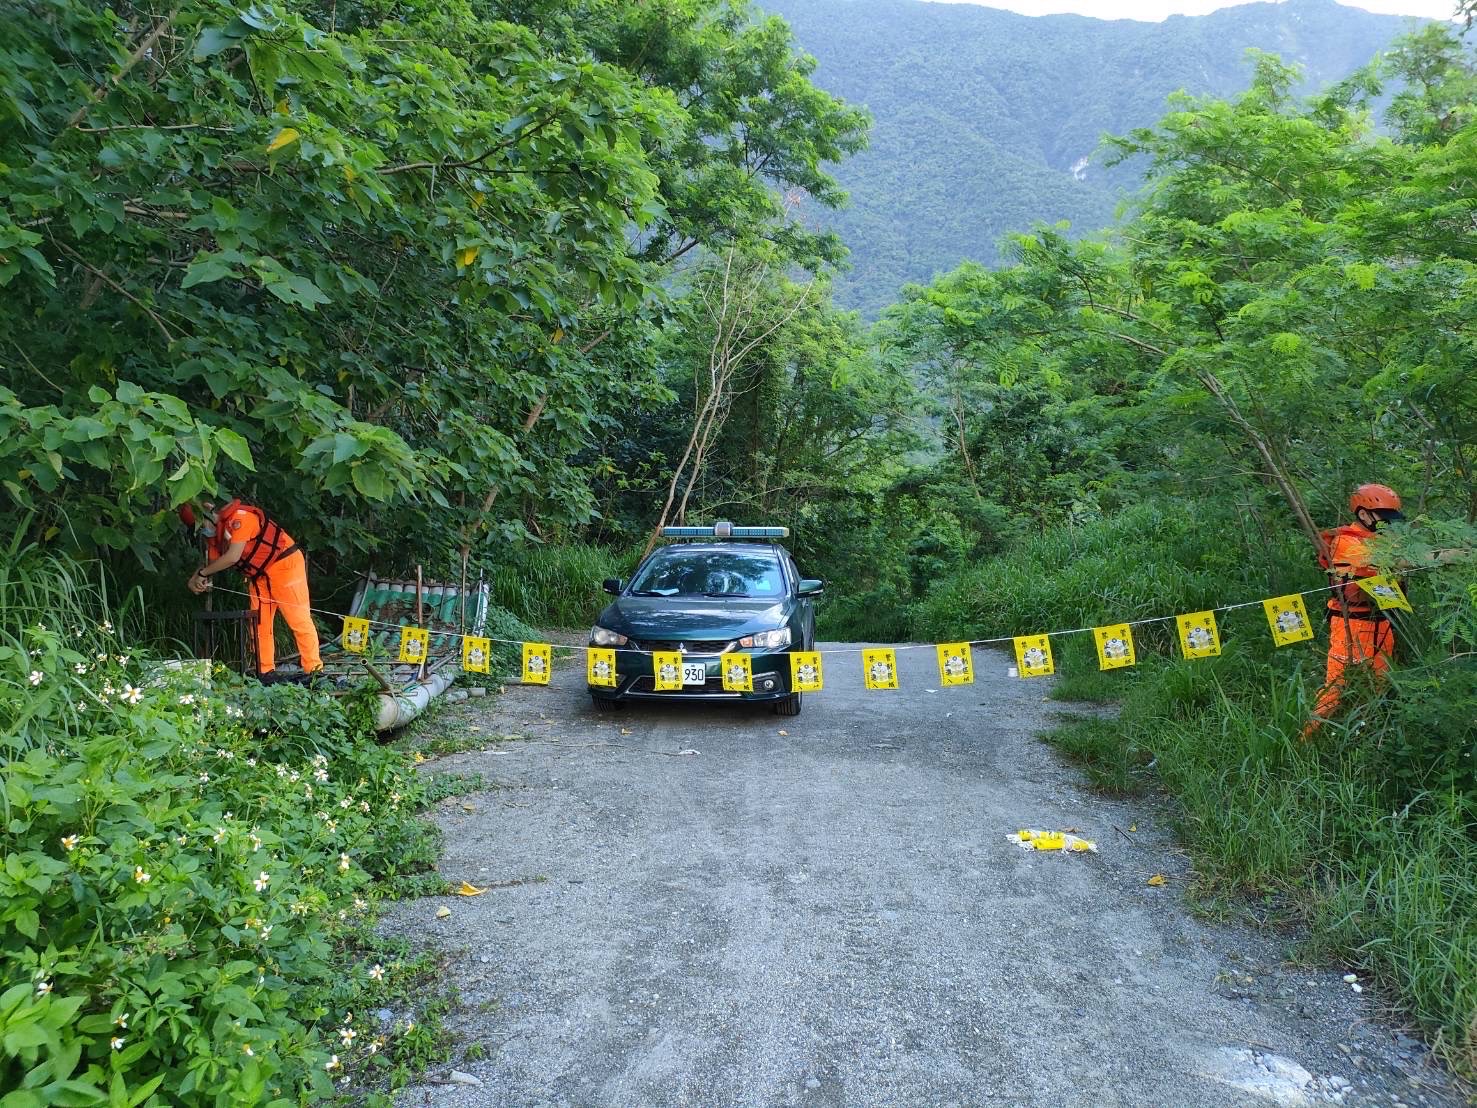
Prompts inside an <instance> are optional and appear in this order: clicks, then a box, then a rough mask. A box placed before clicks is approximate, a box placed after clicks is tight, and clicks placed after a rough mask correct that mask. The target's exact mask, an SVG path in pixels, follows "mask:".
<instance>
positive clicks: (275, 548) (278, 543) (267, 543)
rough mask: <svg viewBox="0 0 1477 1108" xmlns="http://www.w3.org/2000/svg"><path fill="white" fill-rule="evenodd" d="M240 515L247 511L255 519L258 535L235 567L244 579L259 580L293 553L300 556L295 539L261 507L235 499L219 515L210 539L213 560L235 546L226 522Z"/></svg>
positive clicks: (242, 552)
mask: <svg viewBox="0 0 1477 1108" xmlns="http://www.w3.org/2000/svg"><path fill="white" fill-rule="evenodd" d="M237 512H245V513H247V514H248V515H250V516H252V517H253V518H255V520H256V523H257V532H256V534H255V535H253V536H252V537H251V538H249V539H247V540H246V547H245V549H243V550H242V551H241V558H240V560H239V561H237V563H236V566H235V568H236V569H239V570H240V571H241V576H243V577H245V578H246V579H247V580H248V581H259V580H261V578H263V577H265V576H266V575H267V570H268V568H269V567H271V566H272V564H273V563H275V562H280V561H281V560H282V559H283V558H286V557H287V556H288V555H289V554H296V553H297V552H298V551H300V550H301V549H302V547H301V546H299V545H298V544H297V543H295V542H293V541H292V536H291V535H289V534H288V533H287V532H286V531H284V530H283V529H282V528H281V527H280V526H278V524H277V521H276V520H274V519H272V518H271V517H270V516H268V515H267V513H266V512H264V511H262V510H261V509H260V508H257V507H254V506H253V505H251V504H243V503H241V501H239V500H233V501H231V502H230V503H229V504H227V505H226V506H225V507H224V508H222V509H221V510H220V511H219V512H217V513H216V517H215V518H216V533H215V535H213V536H212V537H211V539H210V554H211V557H212V558H219V557H220V556H221V555H222V554H224V553H225V552H226V548H227V547H229V546H230V545H231V538H230V536H229V535H228V534H227V533H226V526H225V524H226V521H227V520H229V519H230V518H231V516H233V515H235V514H236V513H237Z"/></svg>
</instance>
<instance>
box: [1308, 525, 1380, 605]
mask: <svg viewBox="0 0 1477 1108" xmlns="http://www.w3.org/2000/svg"><path fill="white" fill-rule="evenodd" d="M1320 537H1321V538H1322V539H1323V553H1321V554H1319V556H1318V564H1319V565H1321V566H1322V567H1323V568H1324V569H1325V570H1327V571H1328V583H1329V585H1330V586H1331V587H1332V591H1331V592H1330V593H1329V594H1328V613H1329V616H1330V617H1333V616H1344V615H1347V616H1348V617H1349V618H1351V619H1366V620H1382V619H1384V618H1385V616H1384V613H1383V612H1381V611H1380V608H1379V606H1378V605H1377V604H1375V602H1374V599H1373V598H1372V597H1371V596H1370V595H1369V594H1368V593H1367V592H1365V591H1364V590H1363V589H1361V588H1360V587H1359V585H1358V584H1357V583H1356V581H1355V580H1350V578H1355V579H1358V578H1363V577H1377V576H1379V571H1378V570H1377V569H1375V568H1374V566H1372V565H1370V564H1369V548H1368V546H1367V545H1366V544H1367V543H1368V541H1369V540H1370V539H1372V538H1373V537H1374V532H1373V531H1366V530H1365V529H1364V528H1363V527H1360V526H1359V525H1358V524H1354V523H1346V524H1344V525H1343V526H1342V527H1331V528H1329V529H1328V530H1327V531H1324V532H1323V533H1322V535H1321V536H1320Z"/></svg>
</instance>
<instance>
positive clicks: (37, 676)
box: [31, 669, 46, 685]
mask: <svg viewBox="0 0 1477 1108" xmlns="http://www.w3.org/2000/svg"><path fill="white" fill-rule="evenodd" d="M45 676H46V675H45V674H43V673H42V672H41V671H40V670H39V669H33V670H31V684H33V685H39V684H41V682H42V681H43V680H44V679H45Z"/></svg>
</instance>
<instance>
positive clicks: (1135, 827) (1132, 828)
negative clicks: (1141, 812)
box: [1128, 823, 1139, 831]
mask: <svg viewBox="0 0 1477 1108" xmlns="http://www.w3.org/2000/svg"><path fill="white" fill-rule="evenodd" d="M1128 829H1129V830H1130V831H1137V830H1138V829H1139V825H1138V824H1136V823H1130V824H1129V825H1128Z"/></svg>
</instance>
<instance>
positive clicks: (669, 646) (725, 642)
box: [635, 639, 734, 654]
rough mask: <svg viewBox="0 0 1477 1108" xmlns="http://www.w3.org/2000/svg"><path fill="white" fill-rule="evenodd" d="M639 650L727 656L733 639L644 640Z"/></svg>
mask: <svg viewBox="0 0 1477 1108" xmlns="http://www.w3.org/2000/svg"><path fill="white" fill-rule="evenodd" d="M635 645H636V646H637V649H639V650H667V651H671V650H676V651H678V652H679V653H682V654H727V653H728V652H729V651H731V650H732V649H733V646H734V643H733V640H732V639H642V640H641V642H640V643H639V644H635Z"/></svg>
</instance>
